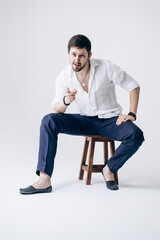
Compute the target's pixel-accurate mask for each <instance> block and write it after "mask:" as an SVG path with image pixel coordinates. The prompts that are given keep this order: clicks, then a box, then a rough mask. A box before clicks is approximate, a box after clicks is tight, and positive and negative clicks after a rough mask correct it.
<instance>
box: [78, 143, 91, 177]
mask: <svg viewBox="0 0 160 240" xmlns="http://www.w3.org/2000/svg"><path fill="white" fill-rule="evenodd" d="M88 144H89V141H87V138H85V142H84V147H83V154H82V160H81V165H80V171H79V180H82V179H83V176H84V170H83V169H82V165H85V163H86V158H87V151H88Z"/></svg>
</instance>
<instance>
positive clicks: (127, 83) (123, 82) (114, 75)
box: [110, 62, 139, 92]
mask: <svg viewBox="0 0 160 240" xmlns="http://www.w3.org/2000/svg"><path fill="white" fill-rule="evenodd" d="M110 74H111V81H112V82H113V83H114V84H115V85H120V86H121V87H122V88H124V89H125V90H127V91H128V92H130V91H132V90H133V89H135V88H137V87H139V84H138V82H137V81H136V80H135V79H133V78H132V77H131V76H130V75H129V74H128V73H126V72H125V71H124V70H123V69H122V68H120V67H119V66H118V65H116V64H114V63H111V62H110Z"/></svg>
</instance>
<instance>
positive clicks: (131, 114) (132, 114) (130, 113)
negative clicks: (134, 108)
mask: <svg viewBox="0 0 160 240" xmlns="http://www.w3.org/2000/svg"><path fill="white" fill-rule="evenodd" d="M128 115H130V116H132V117H134V119H135V121H136V119H137V117H136V114H134V113H133V112H129V113H128Z"/></svg>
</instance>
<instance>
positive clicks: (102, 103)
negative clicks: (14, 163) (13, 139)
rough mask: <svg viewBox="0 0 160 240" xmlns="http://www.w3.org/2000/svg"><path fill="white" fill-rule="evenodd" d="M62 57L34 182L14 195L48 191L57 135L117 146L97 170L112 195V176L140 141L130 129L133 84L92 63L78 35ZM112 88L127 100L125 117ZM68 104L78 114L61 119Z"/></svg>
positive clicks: (135, 94)
mask: <svg viewBox="0 0 160 240" xmlns="http://www.w3.org/2000/svg"><path fill="white" fill-rule="evenodd" d="M68 55H69V60H70V64H69V65H68V66H66V67H65V69H64V70H63V71H62V72H61V73H60V74H59V76H58V77H57V80H56V95H55V98H54V101H53V102H52V106H53V113H50V114H47V115H46V116H44V118H43V119H42V123H41V128H40V145H39V159H38V165H37V171H36V173H37V175H39V176H40V177H39V179H38V181H36V182H35V183H34V184H33V185H30V186H29V187H27V188H24V189H20V193H21V194H33V193H44V192H51V191H52V186H51V176H52V172H53V168H54V159H55V155H56V149H57V136H58V134H59V133H65V134H71V135H83V136H84V135H103V136H105V137H108V138H110V139H113V140H117V141H121V142H122V143H121V144H120V146H119V147H118V148H117V149H116V152H115V155H114V156H113V157H111V158H110V159H109V161H108V164H107V165H106V166H105V167H104V168H103V170H102V175H103V177H104V179H105V182H106V186H107V188H108V189H110V190H118V188H119V187H118V186H117V184H116V182H115V179H114V173H116V172H117V171H118V170H119V169H120V168H121V167H122V166H123V164H124V163H125V162H126V161H127V160H128V159H129V158H130V157H131V156H132V155H133V154H134V153H135V152H136V151H137V150H138V148H139V147H140V146H141V145H142V142H143V141H144V136H143V132H142V130H141V129H140V128H139V127H137V126H136V125H135V124H134V123H133V121H135V120H136V113H137V106H138V99H139V92H140V87H139V84H138V83H137V82H136V81H135V80H134V79H133V78H132V77H131V76H130V75H128V74H127V73H126V72H125V71H123V70H122V69H121V68H120V67H119V66H117V65H116V64H114V63H112V62H111V61H109V60H98V59H92V58H91V56H92V52H91V42H90V40H89V39H88V38H87V37H86V36H84V35H80V34H79V35H75V36H73V37H72V38H71V39H70V41H69V43H68ZM118 84H119V85H120V86H121V87H122V88H124V89H126V90H127V91H128V92H129V94H130V109H129V113H128V114H125V115H124V114H122V107H121V106H120V105H119V104H118V103H117V100H116V93H115V85H118ZM73 101H75V102H76V104H77V107H78V110H79V114H67V113H65V111H66V109H67V107H68V106H69V105H70V104H71V103H72V102H73ZM64 113H65V114H64Z"/></svg>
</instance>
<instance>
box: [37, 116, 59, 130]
mask: <svg viewBox="0 0 160 240" xmlns="http://www.w3.org/2000/svg"><path fill="white" fill-rule="evenodd" d="M59 115H60V113H49V114H46V115H45V116H44V117H43V118H42V121H41V128H43V127H45V128H46V127H51V128H52V129H56V126H57V124H58V118H59Z"/></svg>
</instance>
